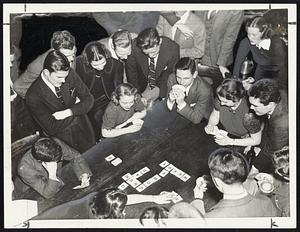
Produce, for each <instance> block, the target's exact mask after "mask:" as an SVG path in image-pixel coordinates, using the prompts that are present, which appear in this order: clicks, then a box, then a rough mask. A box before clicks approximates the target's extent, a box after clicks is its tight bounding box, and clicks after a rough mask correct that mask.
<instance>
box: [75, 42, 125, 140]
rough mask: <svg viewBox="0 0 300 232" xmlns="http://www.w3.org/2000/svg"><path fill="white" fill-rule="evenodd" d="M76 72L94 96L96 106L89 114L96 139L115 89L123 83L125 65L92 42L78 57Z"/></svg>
mask: <svg viewBox="0 0 300 232" xmlns="http://www.w3.org/2000/svg"><path fill="white" fill-rule="evenodd" d="M76 72H77V73H78V75H79V76H80V77H81V79H82V81H83V82H84V83H85V84H86V86H87V87H88V88H89V90H90V92H91V94H92V95H93V96H94V105H93V107H92V109H91V110H90V111H89V112H88V116H89V119H90V121H91V123H92V125H93V128H94V130H95V134H96V139H99V138H100V137H99V135H100V134H101V123H102V116H103V113H104V110H105V108H106V106H107V105H108V103H109V101H110V97H111V94H112V92H113V91H114V90H115V88H116V87H117V86H118V85H119V84H121V83H122V82H123V78H122V76H123V65H122V64H121V63H120V62H118V61H117V60H116V59H113V58H110V57H109V56H108V52H107V50H106V48H105V47H104V45H103V44H101V43H100V42H96V41H92V42H90V43H88V44H87V45H86V46H85V48H84V50H83V52H82V54H81V55H80V56H78V57H76Z"/></svg>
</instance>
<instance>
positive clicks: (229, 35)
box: [217, 10, 244, 66]
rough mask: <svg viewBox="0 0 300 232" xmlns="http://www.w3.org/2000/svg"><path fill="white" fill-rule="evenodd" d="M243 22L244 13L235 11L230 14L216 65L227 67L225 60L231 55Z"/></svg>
mask: <svg viewBox="0 0 300 232" xmlns="http://www.w3.org/2000/svg"><path fill="white" fill-rule="evenodd" d="M243 21H244V11H242V10H236V11H232V12H231V18H230V21H229V22H228V24H227V25H226V26H227V28H226V32H225V34H224V39H223V43H222V48H221V51H220V54H219V57H218V60H217V65H221V66H227V60H228V58H229V57H230V56H231V54H232V50H233V47H234V44H235V42H236V39H237V36H238V33H239V31H240V27H241V25H242V23H243Z"/></svg>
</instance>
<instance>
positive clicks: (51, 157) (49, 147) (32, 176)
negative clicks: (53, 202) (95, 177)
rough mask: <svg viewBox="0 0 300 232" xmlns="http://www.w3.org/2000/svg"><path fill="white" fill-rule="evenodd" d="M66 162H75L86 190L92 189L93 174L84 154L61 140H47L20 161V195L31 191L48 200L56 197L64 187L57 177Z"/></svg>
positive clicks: (40, 142) (39, 141)
mask: <svg viewBox="0 0 300 232" xmlns="http://www.w3.org/2000/svg"><path fill="white" fill-rule="evenodd" d="M62 160H66V161H70V162H71V164H72V167H73V170H74V172H75V174H76V176H77V178H78V180H80V181H81V185H82V186H88V185H89V179H90V176H92V172H91V170H90V168H89V165H88V164H87V162H86V161H85V160H84V159H83V158H82V157H81V155H80V153H79V152H78V151H76V150H75V149H73V148H71V147H69V146H68V145H67V144H65V143H64V142H62V141H60V140H59V139H57V138H54V137H53V138H48V137H46V138H41V139H39V140H38V141H37V142H35V144H34V145H33V146H32V148H31V149H30V150H29V151H28V152H26V153H25V155H24V156H23V157H22V159H21V160H20V163H19V165H18V176H19V177H20V179H21V182H20V181H16V182H15V184H16V187H17V188H18V189H19V190H18V191H20V192H25V191H26V190H27V189H28V187H31V188H33V189H34V190H35V191H37V192H38V193H39V194H41V195H42V196H43V197H45V198H51V197H53V196H55V194H56V193H57V192H59V191H60V190H61V188H62V187H63V186H64V182H63V181H62V180H61V179H60V178H59V177H58V176H57V171H58V169H60V167H61V162H60V161H62ZM17 179H18V178H17ZM25 185H26V186H25Z"/></svg>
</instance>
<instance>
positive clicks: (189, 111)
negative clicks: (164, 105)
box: [178, 82, 213, 124]
mask: <svg viewBox="0 0 300 232" xmlns="http://www.w3.org/2000/svg"><path fill="white" fill-rule="evenodd" d="M202 84H204V83H203V82H202ZM197 94H199V95H198V99H197V102H196V104H195V106H193V107H191V106H190V105H189V104H186V106H185V107H184V108H183V109H181V110H179V111H178V113H179V114H181V115H182V116H183V117H185V118H186V119H188V120H190V121H191V122H193V123H194V124H197V123H200V122H201V120H202V118H203V117H204V116H205V115H207V114H210V113H211V111H212V108H213V97H212V92H211V91H210V88H209V87H208V88H202V89H201V90H199V93H197Z"/></svg>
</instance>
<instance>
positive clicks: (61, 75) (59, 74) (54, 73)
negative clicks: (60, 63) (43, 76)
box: [51, 70, 69, 78]
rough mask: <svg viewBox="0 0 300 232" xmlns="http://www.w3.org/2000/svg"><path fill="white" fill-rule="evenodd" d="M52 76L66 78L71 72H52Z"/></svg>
mask: <svg viewBox="0 0 300 232" xmlns="http://www.w3.org/2000/svg"><path fill="white" fill-rule="evenodd" d="M51 74H52V75H55V76H56V77H58V78H64V77H66V76H68V74H69V71H62V70H60V71H56V72H52V73H51Z"/></svg>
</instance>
